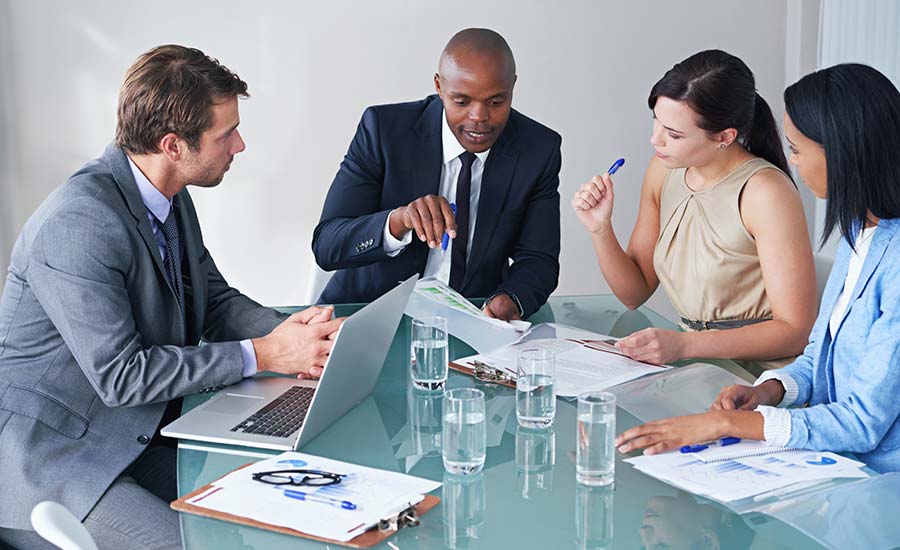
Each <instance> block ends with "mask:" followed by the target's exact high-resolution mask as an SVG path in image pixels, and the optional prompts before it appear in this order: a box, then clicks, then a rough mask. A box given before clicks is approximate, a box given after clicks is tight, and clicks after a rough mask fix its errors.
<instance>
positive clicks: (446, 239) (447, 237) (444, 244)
mask: <svg viewBox="0 0 900 550" xmlns="http://www.w3.org/2000/svg"><path fill="white" fill-rule="evenodd" d="M450 210H452V211H453V217H454V218H456V203H454V202H451V203H450ZM449 244H450V235H448V234H447V232H446V231H444V236H443V237H441V252H446V251H447V245H449Z"/></svg>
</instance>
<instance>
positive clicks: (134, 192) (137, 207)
mask: <svg viewBox="0 0 900 550" xmlns="http://www.w3.org/2000/svg"><path fill="white" fill-rule="evenodd" d="M103 157H104V159H105V160H106V164H107V165H108V166H109V168H110V171H111V172H112V175H113V179H114V180H115V182H116V185H117V186H118V187H119V191H121V192H122V196H124V197H125V203H126V204H127V205H128V210H129V211H130V212H131V215H132V216H134V219H135V220H136V221H137V227H138V233H139V234H140V236H141V239H142V240H143V241H144V245H146V246H147V252H149V253H150V256H151V257H152V258H153V263H154V264H155V265H156V270H157V271H158V272H159V273H158V274H159V275H160V276H161V277H162V279H163V280H164V281H165V282H166V285H168V287H169V293H170V294H171V296H172V299H173V300H175V301H176V302H177V298H176V297H175V288H174V287H172V283H171V282H170V281H169V277H168V276H167V275H166V268H165V266H163V260H162V256H160V255H159V246H158V245H157V244H156V237H155V236H153V229H152V228H151V227H150V218H149V217H148V216H147V207H146V206H145V205H144V201H143V200H141V193H140V192H139V191H138V188H137V183H135V181H134V175H133V174H132V173H131V166H130V165H129V164H128V158H127V157H126V156H125V153H124V152H123V151H122V150H121V149H119V148H118V147H116V146H114V145H109V146H107V148H106V151H105V152H104V153H103Z"/></svg>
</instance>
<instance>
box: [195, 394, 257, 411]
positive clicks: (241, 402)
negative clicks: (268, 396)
mask: <svg viewBox="0 0 900 550" xmlns="http://www.w3.org/2000/svg"><path fill="white" fill-rule="evenodd" d="M264 401H265V398H263V397H256V396H252V395H237V394H233V393H229V394H226V395H225V396H223V397H222V398H220V399H216V400H215V401H213V402H212V403H210V404H209V406H207V407H206V408H204V409H203V412H213V413H225V414H241V413H243V412H246V411H249V410H251V409H254V408H258V407H259V406H261V405H262V404H263V402H264Z"/></svg>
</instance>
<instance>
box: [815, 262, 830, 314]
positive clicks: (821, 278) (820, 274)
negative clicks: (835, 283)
mask: <svg viewBox="0 0 900 550" xmlns="http://www.w3.org/2000/svg"><path fill="white" fill-rule="evenodd" d="M813 260H814V261H815V265H816V309H818V308H819V306H821V305H822V293H823V292H825V283H827V282H828V275H829V274H830V273H831V266H832V265H833V264H834V258H832V257H831V256H826V255H824V254H816V255H815V256H814V257H813Z"/></svg>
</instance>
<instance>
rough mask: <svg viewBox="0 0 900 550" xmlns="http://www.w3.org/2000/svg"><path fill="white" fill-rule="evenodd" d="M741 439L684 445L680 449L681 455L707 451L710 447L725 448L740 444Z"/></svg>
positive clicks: (733, 438) (723, 439)
mask: <svg viewBox="0 0 900 550" xmlns="http://www.w3.org/2000/svg"><path fill="white" fill-rule="evenodd" d="M740 442H741V438H739V437H723V438H722V439H720V440H718V441H710V442H709V443H701V444H699V445H685V446H684V447H682V448H681V449H679V450H680V451H681V453H682V454H688V453H699V452H700V451H702V450H704V449H708V448H710V447H727V446H729V445H734V444H735V443H740Z"/></svg>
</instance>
